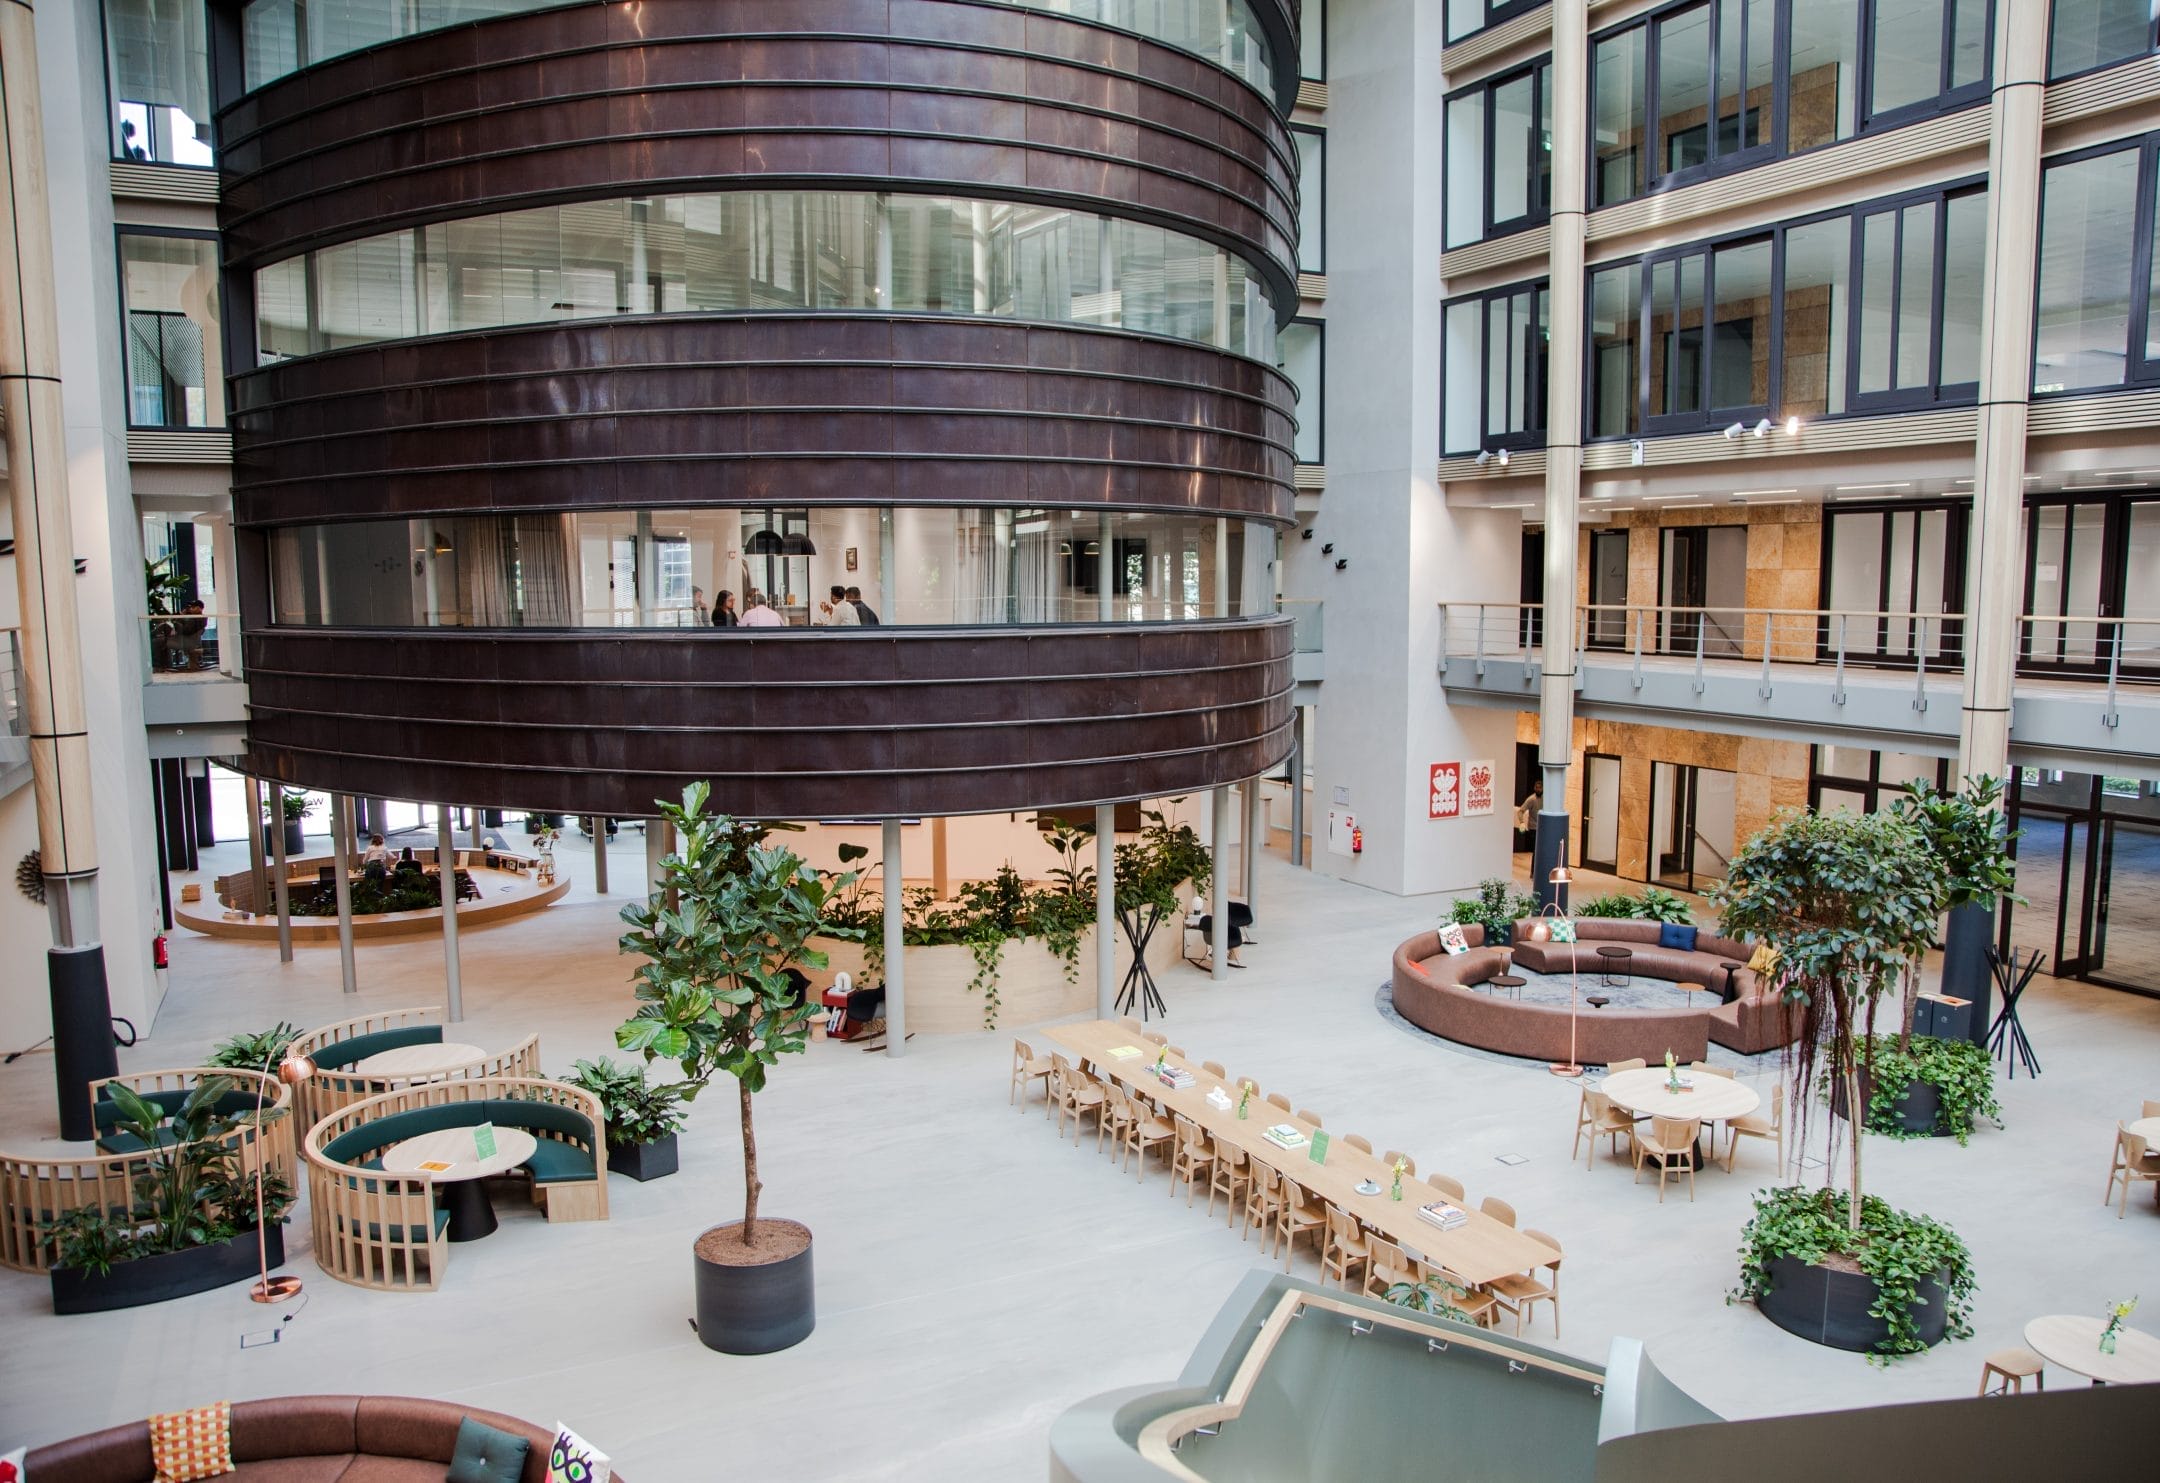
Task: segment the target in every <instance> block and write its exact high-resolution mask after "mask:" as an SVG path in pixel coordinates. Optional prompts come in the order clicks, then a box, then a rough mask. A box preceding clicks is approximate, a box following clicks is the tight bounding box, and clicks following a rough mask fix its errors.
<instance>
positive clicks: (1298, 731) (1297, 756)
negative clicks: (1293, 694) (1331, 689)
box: [1290, 706, 1305, 865]
mask: <svg viewBox="0 0 2160 1483" xmlns="http://www.w3.org/2000/svg"><path fill="white" fill-rule="evenodd" d="M1290 714H1291V715H1292V716H1293V717H1295V718H1296V719H1295V720H1294V721H1293V722H1292V723H1291V731H1290V863H1291V864H1292V865H1303V864H1304V863H1305V707H1303V706H1297V707H1295V708H1293V709H1292V710H1291V712H1290Z"/></svg>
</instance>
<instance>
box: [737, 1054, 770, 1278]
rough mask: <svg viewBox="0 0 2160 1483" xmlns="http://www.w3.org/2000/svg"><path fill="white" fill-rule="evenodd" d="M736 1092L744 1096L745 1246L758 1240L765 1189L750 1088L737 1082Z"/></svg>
mask: <svg viewBox="0 0 2160 1483" xmlns="http://www.w3.org/2000/svg"><path fill="white" fill-rule="evenodd" d="M735 1090H736V1091H737V1092H739V1093H740V1094H741V1095H742V1173H743V1223H742V1239H743V1245H745V1246H748V1245H750V1244H751V1243H752V1242H754V1241H756V1240H757V1202H758V1195H759V1193H760V1192H761V1191H762V1190H763V1189H764V1188H765V1185H764V1183H763V1181H761V1180H760V1179H759V1178H758V1175H757V1129H756V1127H755V1126H754V1125H753V1124H752V1123H751V1121H750V1087H749V1085H748V1084H747V1083H745V1082H742V1081H737V1082H736V1083H735Z"/></svg>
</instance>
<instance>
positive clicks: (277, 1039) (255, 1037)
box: [203, 1020, 300, 1071]
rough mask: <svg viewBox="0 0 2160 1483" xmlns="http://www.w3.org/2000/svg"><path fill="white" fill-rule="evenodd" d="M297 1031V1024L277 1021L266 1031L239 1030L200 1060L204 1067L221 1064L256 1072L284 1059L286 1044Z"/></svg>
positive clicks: (238, 1069) (228, 1067) (230, 1067)
mask: <svg viewBox="0 0 2160 1483" xmlns="http://www.w3.org/2000/svg"><path fill="white" fill-rule="evenodd" d="M299 1033H300V1027H299V1026H298V1025H294V1024H289V1023H287V1022H286V1021H284V1020H279V1021H278V1022H277V1023H276V1024H275V1025H272V1026H271V1027H270V1028H269V1029H267V1030H257V1031H253V1032H245V1031H244V1032H242V1033H241V1034H238V1035H235V1036H233V1037H231V1038H230V1039H228V1040H226V1041H224V1042H222V1043H221V1044H220V1045H219V1046H218V1048H217V1049H216V1050H214V1051H212V1052H210V1056H209V1058H208V1059H207V1060H205V1061H204V1062H203V1064H204V1065H205V1066H222V1067H225V1068H227V1069H228V1070H234V1071H260V1070H262V1068H263V1067H265V1066H275V1065H277V1063H278V1062H280V1061H282V1060H284V1059H285V1050H286V1047H287V1046H290V1045H291V1044H292V1043H293V1038H294V1037H295V1036H297V1035H298V1034H299Z"/></svg>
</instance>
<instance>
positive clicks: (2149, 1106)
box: [2138, 1098, 2160, 1122]
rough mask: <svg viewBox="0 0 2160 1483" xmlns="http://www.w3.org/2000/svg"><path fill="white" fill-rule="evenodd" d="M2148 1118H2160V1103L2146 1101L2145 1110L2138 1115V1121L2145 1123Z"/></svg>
mask: <svg viewBox="0 0 2160 1483" xmlns="http://www.w3.org/2000/svg"><path fill="white" fill-rule="evenodd" d="M2148 1117H2160V1102H2155V1101H2153V1100H2151V1099H2150V1098H2148V1099H2146V1102H2145V1110H2144V1111H2143V1112H2141V1113H2139V1114H2138V1121H2140V1122H2143V1121H2144V1120H2145V1119H2146V1118H2148Z"/></svg>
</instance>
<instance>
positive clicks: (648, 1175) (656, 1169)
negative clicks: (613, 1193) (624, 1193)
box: [607, 1133, 682, 1184]
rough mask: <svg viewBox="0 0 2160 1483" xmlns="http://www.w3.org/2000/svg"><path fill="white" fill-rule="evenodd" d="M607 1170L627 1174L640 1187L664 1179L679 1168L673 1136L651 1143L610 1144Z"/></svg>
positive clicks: (611, 1172) (656, 1139)
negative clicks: (647, 1182) (645, 1183)
mask: <svg viewBox="0 0 2160 1483" xmlns="http://www.w3.org/2000/svg"><path fill="white" fill-rule="evenodd" d="M607 1166H608V1172H609V1173H610V1174H627V1175H629V1176H630V1177H631V1178H632V1179H635V1180H637V1181H638V1182H639V1183H640V1184H642V1183H644V1182H645V1181H646V1180H648V1179H664V1178H666V1177H667V1176H668V1175H670V1174H673V1173H674V1172H675V1171H676V1170H677V1169H679V1168H681V1167H682V1166H681V1164H680V1163H678V1162H677V1160H676V1152H675V1135H674V1134H673V1133H670V1134H668V1135H667V1137H665V1138H655V1139H654V1140H653V1141H652V1142H650V1143H610V1144H609V1145H608V1151H607Z"/></svg>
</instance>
